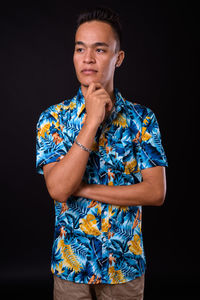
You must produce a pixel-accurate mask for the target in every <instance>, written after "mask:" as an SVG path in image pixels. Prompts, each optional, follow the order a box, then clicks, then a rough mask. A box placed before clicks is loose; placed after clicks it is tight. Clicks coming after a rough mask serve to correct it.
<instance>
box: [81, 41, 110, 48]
mask: <svg viewBox="0 0 200 300" xmlns="http://www.w3.org/2000/svg"><path fill="white" fill-rule="evenodd" d="M76 45H82V46H86V44H85V43H84V42H81V41H77V42H75V46H76ZM92 46H93V47H94V46H95V47H98V46H105V47H109V45H108V44H106V43H104V42H96V43H94V44H92Z"/></svg>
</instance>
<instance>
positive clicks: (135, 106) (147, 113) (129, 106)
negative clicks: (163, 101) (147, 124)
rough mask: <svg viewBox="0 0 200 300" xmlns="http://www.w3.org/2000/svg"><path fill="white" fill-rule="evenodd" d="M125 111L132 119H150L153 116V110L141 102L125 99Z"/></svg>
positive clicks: (142, 120) (141, 120)
mask: <svg viewBox="0 0 200 300" xmlns="http://www.w3.org/2000/svg"><path fill="white" fill-rule="evenodd" d="M125 112H126V113H127V114H128V115H129V117H130V118H131V119H133V120H138V121H140V122H142V123H143V122H144V120H146V119H147V120H148V119H149V120H150V119H152V118H154V117H155V115H154V112H153V111H152V110H151V109H150V108H149V107H146V106H144V105H142V104H139V103H136V102H134V101H129V100H126V99H125Z"/></svg>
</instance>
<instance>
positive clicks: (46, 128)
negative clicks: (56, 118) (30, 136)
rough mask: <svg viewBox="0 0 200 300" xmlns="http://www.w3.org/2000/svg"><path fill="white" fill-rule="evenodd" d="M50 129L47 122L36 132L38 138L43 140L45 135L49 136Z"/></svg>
mask: <svg viewBox="0 0 200 300" xmlns="http://www.w3.org/2000/svg"><path fill="white" fill-rule="evenodd" d="M50 127H51V124H50V123H49V122H47V123H46V124H44V125H43V126H41V127H40V129H39V131H38V138H40V137H43V138H45V133H46V134H47V135H49V133H50V131H49V128H50Z"/></svg>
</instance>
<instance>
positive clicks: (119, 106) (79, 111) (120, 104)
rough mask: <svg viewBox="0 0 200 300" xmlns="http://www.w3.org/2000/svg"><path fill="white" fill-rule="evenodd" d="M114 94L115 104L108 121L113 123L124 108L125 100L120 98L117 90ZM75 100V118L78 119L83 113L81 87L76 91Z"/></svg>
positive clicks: (83, 100)
mask: <svg viewBox="0 0 200 300" xmlns="http://www.w3.org/2000/svg"><path fill="white" fill-rule="evenodd" d="M114 94H115V104H114V107H113V109H112V112H111V114H110V116H109V118H108V119H110V121H113V120H114V119H115V117H116V116H117V114H118V113H119V112H120V111H121V110H122V109H123V108H124V106H125V99H124V98H123V97H122V95H121V93H120V92H119V91H118V89H117V88H115V89H114ZM75 100H76V110H77V117H80V116H81V114H82V113H83V111H84V112H85V99H84V96H83V93H82V90H81V87H80V88H79V90H78V93H77V95H76V96H75Z"/></svg>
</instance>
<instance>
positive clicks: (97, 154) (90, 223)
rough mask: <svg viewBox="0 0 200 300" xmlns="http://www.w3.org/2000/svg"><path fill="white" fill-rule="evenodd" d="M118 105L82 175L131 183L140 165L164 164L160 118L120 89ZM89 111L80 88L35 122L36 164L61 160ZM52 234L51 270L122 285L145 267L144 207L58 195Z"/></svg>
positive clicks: (84, 280)
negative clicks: (64, 200) (121, 92)
mask: <svg viewBox="0 0 200 300" xmlns="http://www.w3.org/2000/svg"><path fill="white" fill-rule="evenodd" d="M114 92H115V98H116V101H115V106H114V109H113V111H112V112H111V114H110V116H109V118H108V119H107V120H106V122H105V123H104V125H103V124H102V125H100V127H99V128H98V130H97V133H96V136H95V139H94V142H93V146H92V150H93V151H92V153H91V154H90V156H89V159H88V163H87V166H86V170H85V174H84V176H83V180H85V182H87V183H88V184H104V185H110V186H117V185H132V184H136V183H139V182H141V181H142V175H141V170H143V169H146V168H150V167H154V166H157V165H160V166H167V160H166V156H165V152H164V149H163V147H162V143H161V137H160V131H159V126H158V122H157V120H156V117H155V115H154V113H153V112H152V111H151V110H150V109H149V108H146V107H144V106H141V105H139V104H136V103H132V102H129V101H128V100H125V99H124V98H123V97H122V96H121V94H120V93H119V91H118V90H117V89H115V91H114ZM85 118H86V109H85V100H84V97H83V94H82V91H81V88H80V89H79V91H78V93H77V95H76V96H75V97H74V98H73V99H68V100H65V101H63V102H62V103H59V104H56V105H53V106H51V107H49V108H48V109H47V110H45V111H44V112H43V113H42V114H41V116H40V118H39V120H38V123H37V139H36V153H37V155H36V168H37V172H38V173H40V174H43V166H44V165H45V164H48V163H51V162H56V161H59V160H60V159H62V158H63V157H64V156H65V155H66V154H67V152H68V151H69V149H70V148H71V146H72V145H73V143H74V140H75V138H76V136H77V135H78V133H79V132H80V130H81V128H82V126H83V124H84V121H85ZM54 206H55V233H54V243H53V247H52V260H51V271H52V273H53V274H55V275H57V276H59V277H60V278H62V279H66V280H69V281H73V282H77V283H87V284H98V283H108V284H118V283H124V282H127V281H130V280H133V279H135V278H136V277H139V276H141V275H142V274H143V273H144V272H145V269H146V260H145V253H144V247H143V238H142V207H141V206H117V205H110V204H105V203H101V202H98V201H94V200H93V199H87V198H83V197H74V196H70V197H69V198H68V199H67V201H66V203H60V202H57V201H54Z"/></svg>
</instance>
